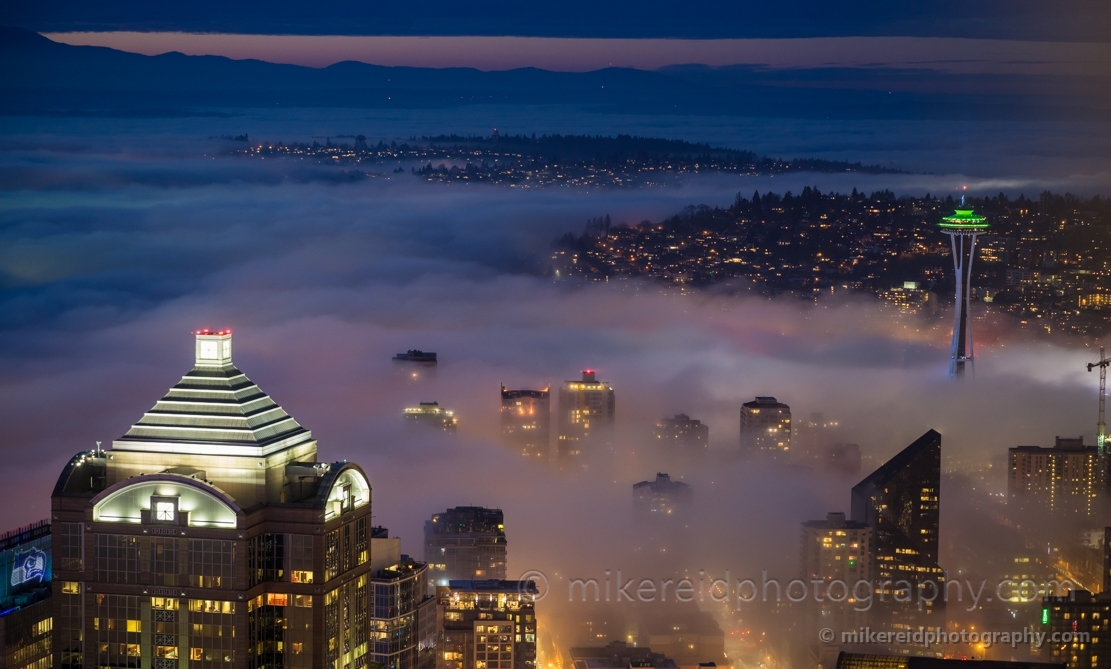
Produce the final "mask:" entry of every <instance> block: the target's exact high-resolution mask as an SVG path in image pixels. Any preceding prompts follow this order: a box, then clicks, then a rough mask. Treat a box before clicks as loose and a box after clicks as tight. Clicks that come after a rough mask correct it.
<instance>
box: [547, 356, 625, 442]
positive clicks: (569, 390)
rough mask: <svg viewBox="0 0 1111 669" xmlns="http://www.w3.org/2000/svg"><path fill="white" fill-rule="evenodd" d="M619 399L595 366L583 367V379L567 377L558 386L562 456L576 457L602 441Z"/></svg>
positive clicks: (606, 435) (611, 427)
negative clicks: (599, 378) (584, 368)
mask: <svg viewBox="0 0 1111 669" xmlns="http://www.w3.org/2000/svg"><path fill="white" fill-rule="evenodd" d="M615 415H616V402H615V399H614V393H613V388H612V387H611V386H610V384H608V383H606V382H605V381H599V380H598V379H597V378H596V375H595V373H594V370H592V369H587V370H583V376H582V380H581V381H566V382H564V384H563V386H562V387H560V389H559V434H558V435H557V440H556V443H557V451H558V455H559V457H560V458H564V459H568V458H575V457H577V456H580V455H582V454H583V453H584V451H585V450H586V449H588V448H589V444H590V443H591V442H598V441H603V440H605V439H606V438H607V437H608V436H609V432H610V431H611V430H612V429H613V424H614V419H615Z"/></svg>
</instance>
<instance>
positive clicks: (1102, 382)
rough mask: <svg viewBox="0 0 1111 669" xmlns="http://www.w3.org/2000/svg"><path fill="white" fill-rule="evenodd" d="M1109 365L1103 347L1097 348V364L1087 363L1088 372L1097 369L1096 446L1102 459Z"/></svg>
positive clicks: (1110, 362) (1108, 359)
mask: <svg viewBox="0 0 1111 669" xmlns="http://www.w3.org/2000/svg"><path fill="white" fill-rule="evenodd" d="M1108 365H1111V358H1108V357H1107V354H1105V353H1104V352H1103V347H1102V346H1100V347H1099V362H1089V363H1088V371H1089V372H1090V371H1092V370H1093V369H1095V368H1096V367H1099V423H1097V424H1096V446H1098V447H1099V455H1100V457H1103V455H1104V452H1103V450H1104V449H1103V447H1104V443H1105V442H1106V441H1107V423H1106V421H1105V420H1104V407H1105V406H1106V404H1107V366H1108Z"/></svg>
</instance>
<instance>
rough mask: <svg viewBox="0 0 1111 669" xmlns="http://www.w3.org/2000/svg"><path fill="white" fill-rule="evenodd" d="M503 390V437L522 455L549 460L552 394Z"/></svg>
mask: <svg viewBox="0 0 1111 669" xmlns="http://www.w3.org/2000/svg"><path fill="white" fill-rule="evenodd" d="M548 390H549V389H548V388H545V389H544V390H509V389H507V388H506V387H505V386H502V387H501V434H502V440H503V441H504V442H505V443H506V445H507V446H510V447H512V448H515V449H517V450H518V451H520V453H521V454H522V455H525V456H529V457H537V458H545V459H546V458H547V457H548V450H549V443H550V441H551V416H552V413H551V402H550V399H551V393H550V392H548Z"/></svg>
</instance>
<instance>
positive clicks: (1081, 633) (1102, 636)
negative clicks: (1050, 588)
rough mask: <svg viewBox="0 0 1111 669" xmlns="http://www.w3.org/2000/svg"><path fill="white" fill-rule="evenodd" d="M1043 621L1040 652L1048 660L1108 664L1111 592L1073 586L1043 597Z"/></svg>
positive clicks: (1102, 665) (1110, 651)
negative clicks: (1067, 591) (1043, 640)
mask: <svg viewBox="0 0 1111 669" xmlns="http://www.w3.org/2000/svg"><path fill="white" fill-rule="evenodd" d="M1041 622H1042V631H1045V632H1046V635H1047V636H1046V643H1045V646H1044V647H1043V648H1042V649H1041V652H1042V654H1043V655H1048V657H1047V658H1046V659H1047V660H1048V661H1050V662H1059V663H1064V664H1065V666H1068V667H1085V668H1087V667H1104V666H1106V664H1107V658H1108V657H1111V593H1101V594H1098V595H1093V594H1092V593H1091V592H1088V591H1087V590H1072V591H1071V592H1069V593H1068V594H1067V595H1062V596H1052V595H1051V596H1048V597H1044V598H1043V599H1042V619H1041ZM1063 633H1067V634H1063ZM1065 639H1068V640H1067V641H1066V640H1065ZM1047 651H1048V652H1047Z"/></svg>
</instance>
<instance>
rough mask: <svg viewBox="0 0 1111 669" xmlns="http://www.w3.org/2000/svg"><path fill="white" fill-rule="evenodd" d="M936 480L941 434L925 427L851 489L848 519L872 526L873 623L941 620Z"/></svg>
mask: <svg viewBox="0 0 1111 669" xmlns="http://www.w3.org/2000/svg"><path fill="white" fill-rule="evenodd" d="M940 486H941V435H940V434H938V433H937V432H935V431H934V430H930V431H928V432H927V433H926V434H924V435H922V436H921V437H919V438H918V439H917V440H916V441H915V442H914V443H912V444H911V445H910V446H907V447H906V448H904V449H903V450H902V451H900V452H899V453H898V454H897V455H896V456H895V457H893V458H891V459H890V460H888V461H887V462H886V463H885V464H884V465H883V466H882V467H880V468H879V469H877V470H876V471H874V472H873V473H872V474H871V475H870V476H868V477H867V478H866V479H864V480H863V481H861V482H860V483H858V484H857V485H856V487H854V488H853V490H852V518H853V520H854V521H856V522H859V523H863V524H864V525H867V526H868V527H871V528H872V542H873V547H874V548H873V562H872V565H873V566H872V569H873V578H874V583H875V593H874V601H873V604H874V606H873V607H872V610H873V616H872V622H873V624H875V625H880V624H882V625H885V626H890V627H893V628H896V629H911V628H914V629H916V628H917V627H918V625H923V626H927V627H929V626H938V625H943V624H944V607H945V603H944V597H942V596H941V593H942V592H943V590H944V587H945V571H944V570H943V569H942V568H941V567H940V566H938V563H937V560H938V532H939V529H940V514H939V508H940V506H939V500H940V498H939V494H940ZM903 582H905V583H906V584H909V585H910V590H909V592H908V591H907V589H906V586H905V585H902V583H903ZM908 594H909V601H908V600H907V595H908ZM900 599H901V600H902V601H901V602H900V601H898V600H900ZM877 602H878V604H877ZM920 603H921V605H922V606H921V608H919V604H920Z"/></svg>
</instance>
